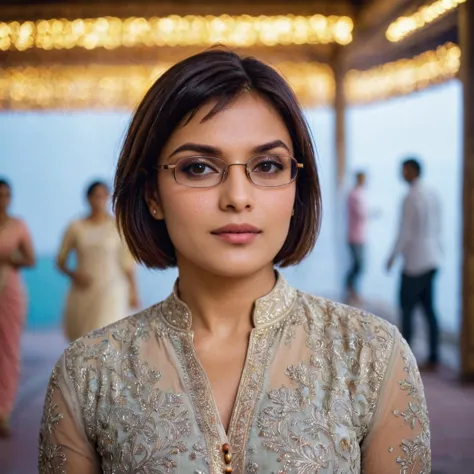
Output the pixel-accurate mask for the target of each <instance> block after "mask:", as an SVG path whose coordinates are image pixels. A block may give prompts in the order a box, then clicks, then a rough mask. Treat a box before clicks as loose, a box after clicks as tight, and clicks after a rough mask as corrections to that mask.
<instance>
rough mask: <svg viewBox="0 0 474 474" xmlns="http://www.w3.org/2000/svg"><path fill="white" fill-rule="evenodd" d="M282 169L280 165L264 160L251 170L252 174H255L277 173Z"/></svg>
mask: <svg viewBox="0 0 474 474" xmlns="http://www.w3.org/2000/svg"><path fill="white" fill-rule="evenodd" d="M282 169H283V165H282V163H280V162H278V161H276V160H264V161H261V162H260V163H257V164H256V165H255V166H254V167H253V168H252V172H257V173H278V172H279V171H281V170H282Z"/></svg>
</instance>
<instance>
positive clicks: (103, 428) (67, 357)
mask: <svg viewBox="0 0 474 474" xmlns="http://www.w3.org/2000/svg"><path fill="white" fill-rule="evenodd" d="M191 318H192V317H191V313H190V311H189V309H188V307H187V306H186V305H185V304H184V303H183V302H182V301H181V300H180V299H179V297H178V295H177V293H176V291H175V292H173V294H171V296H169V297H168V299H167V300H165V301H163V302H162V303H159V304H157V305H155V306H153V307H151V308H149V309H147V310H145V311H143V312H141V313H139V314H137V315H135V316H131V317H129V318H126V319H124V320H122V321H119V322H117V323H115V324H113V325H111V326H108V327H106V328H104V329H100V330H98V331H95V332H93V333H91V334H89V335H87V336H85V337H83V338H81V339H79V340H77V341H75V342H74V343H72V344H71V345H70V347H69V348H68V349H67V350H66V352H65V353H64V355H63V356H62V358H61V359H60V360H59V362H58V364H57V366H56V368H55V369H54V371H53V374H52V377H51V382H50V385H49V389H48V393H47V397H46V404H45V409H44V417H43V422H42V428H41V434H40V453H39V472H40V473H42V474H46V473H54V474H57V473H67V474H90V473H99V472H105V473H137V474H162V473H180V474H220V473H223V472H227V471H226V468H230V467H231V468H232V469H233V471H232V472H233V473H239V474H243V473H248V474H250V473H259V474H270V473H275V474H277V473H278V474H313V473H324V474H329V473H340V474H342V473H344V474H347V473H361V472H364V473H365V474H394V473H397V474H399V473H400V474H405V473H411V474H413V473H416V474H422V473H423V474H428V473H430V472H431V467H430V464H431V460H430V457H431V455H430V432H429V422H428V416H427V409H426V403H425V398H424V393H423V386H422V383H421V379H420V375H419V372H418V369H417V366H416V362H415V360H414V358H413V355H412V353H411V351H410V349H409V348H408V346H407V344H406V343H405V341H404V340H403V339H402V338H401V336H400V334H399V332H398V331H397V329H395V327H393V326H392V325H390V324H389V323H387V322H386V321H383V320H382V319H379V318H377V317H375V316H372V315H370V314H367V313H365V312H363V311H360V310H357V309H354V308H350V307H347V306H344V305H342V304H338V303H334V302H331V301H328V300H326V299H324V298H319V297H314V296H312V295H309V294H305V293H301V292H299V291H297V290H295V289H293V288H292V287H290V286H289V285H288V284H287V283H286V281H285V280H284V279H283V277H282V276H281V275H280V276H279V277H278V281H277V284H276V286H275V288H274V289H273V290H272V291H271V292H270V293H269V294H268V295H266V296H264V297H263V298H260V299H258V300H257V301H256V303H255V308H254V312H253V323H254V326H255V327H254V329H253V330H252V333H251V336H250V341H249V348H248V354H247V359H246V363H245V367H244V370H243V373H242V377H241V381H240V386H239V389H238V393H237V398H236V402H235V406H234V409H233V413H232V417H231V421H230V425H229V429H228V432H227V433H226V431H225V430H224V428H223V426H222V423H221V421H220V417H219V413H218V410H217V407H216V402H215V400H214V398H213V394H212V391H211V387H210V384H209V381H208V378H207V376H206V373H205V372H204V370H203V368H202V366H201V364H200V363H199V360H198V357H197V354H196V351H195V349H194V344H193V332H192V329H191V328H192V319H191ZM225 443H228V444H229V445H230V447H231V451H232V462H231V464H230V465H228V464H226V462H225V459H224V453H223V450H222V446H223V445H224V444H225Z"/></svg>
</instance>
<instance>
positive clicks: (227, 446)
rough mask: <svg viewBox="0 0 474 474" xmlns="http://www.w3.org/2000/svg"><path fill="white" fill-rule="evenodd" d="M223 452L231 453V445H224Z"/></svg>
mask: <svg viewBox="0 0 474 474" xmlns="http://www.w3.org/2000/svg"><path fill="white" fill-rule="evenodd" d="M222 451H224V453H230V445H228V444H227V443H225V444H223V445H222Z"/></svg>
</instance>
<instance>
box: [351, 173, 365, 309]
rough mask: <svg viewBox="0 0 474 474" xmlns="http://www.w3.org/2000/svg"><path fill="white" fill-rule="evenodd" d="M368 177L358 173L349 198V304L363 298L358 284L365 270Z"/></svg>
mask: <svg viewBox="0 0 474 474" xmlns="http://www.w3.org/2000/svg"><path fill="white" fill-rule="evenodd" d="M366 181H367V176H366V174H365V173H364V172H362V171H359V172H358V173H356V182H355V186H354V187H353V188H352V190H351V192H350V193H349V195H348V197H347V219H348V226H347V243H348V245H349V251H350V255H351V267H350V269H349V272H348V274H347V276H346V292H347V302H348V303H349V304H361V303H362V298H361V297H360V295H359V292H358V282H359V279H360V275H361V273H362V270H363V268H364V254H365V244H366V228H367V219H368V214H369V213H368V206H367V199H366V196H365V189H364V188H365V183H366Z"/></svg>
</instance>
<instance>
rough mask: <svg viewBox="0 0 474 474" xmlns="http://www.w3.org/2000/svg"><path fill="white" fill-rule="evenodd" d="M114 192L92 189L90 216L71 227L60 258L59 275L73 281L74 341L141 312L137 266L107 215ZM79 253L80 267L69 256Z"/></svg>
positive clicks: (69, 304)
mask: <svg viewBox="0 0 474 474" xmlns="http://www.w3.org/2000/svg"><path fill="white" fill-rule="evenodd" d="M108 199H109V190H108V187H107V185H106V184H104V183H102V182H99V181H96V182H94V183H92V184H91V185H90V186H89V187H88V189H87V200H88V202H89V205H90V214H89V216H88V217H86V218H83V219H78V220H76V221H74V222H72V223H71V224H70V225H69V227H68V228H67V230H66V232H65V235H64V237H63V241H62V244H61V248H60V251H59V254H58V257H57V265H58V268H59V270H60V271H61V272H62V273H64V274H65V275H67V276H68V277H69V278H70V279H71V288H70V290H69V294H68V296H67V301H66V308H65V312H64V332H65V335H66V337H67V338H68V339H69V340H70V341H74V340H76V339H77V338H79V337H81V336H83V335H84V334H87V333H88V332H90V331H92V330H94V329H98V328H101V327H103V326H107V325H108V324H111V323H113V322H115V321H118V320H119V319H122V318H124V317H125V316H127V314H128V312H129V309H130V308H136V307H138V293H137V289H136V283H135V271H134V262H133V259H132V257H131V255H130V254H129V252H128V250H127V248H126V246H125V245H124V244H123V242H122V240H121V238H120V236H119V233H118V231H117V228H116V226H115V221H114V219H113V217H112V216H110V215H109V213H108V211H107V201H108ZM72 252H74V253H75V254H76V266H75V268H74V269H71V268H70V267H69V266H68V257H69V255H70V254H71V253H72Z"/></svg>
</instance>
